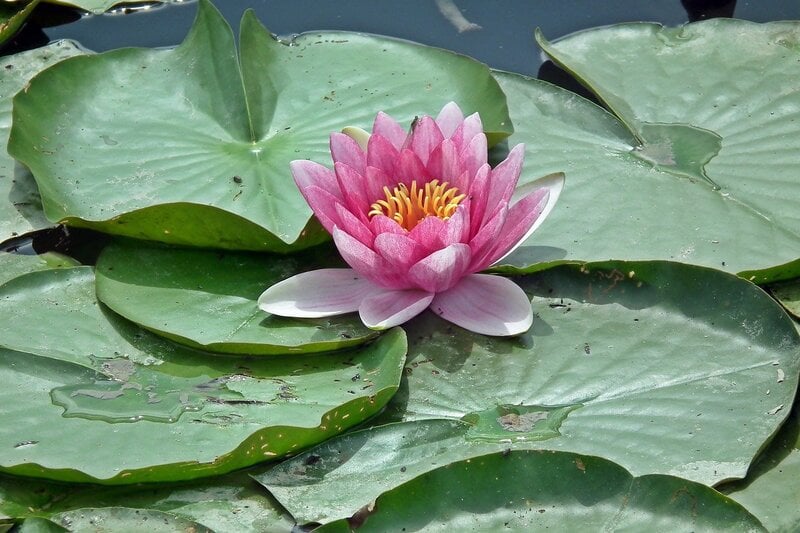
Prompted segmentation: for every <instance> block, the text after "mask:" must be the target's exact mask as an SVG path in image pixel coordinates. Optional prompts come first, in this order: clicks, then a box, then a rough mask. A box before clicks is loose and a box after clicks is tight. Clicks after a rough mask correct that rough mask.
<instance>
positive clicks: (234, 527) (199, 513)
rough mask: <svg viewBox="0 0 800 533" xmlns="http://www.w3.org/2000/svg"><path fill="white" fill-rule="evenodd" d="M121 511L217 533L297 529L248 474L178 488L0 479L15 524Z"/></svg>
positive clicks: (4, 505) (2, 505)
mask: <svg viewBox="0 0 800 533" xmlns="http://www.w3.org/2000/svg"><path fill="white" fill-rule="evenodd" d="M120 507H125V508H128V511H126V512H127V513H131V512H132V511H133V510H139V511H145V512H149V511H160V512H162V513H164V514H165V515H167V517H168V518H171V517H176V518H180V519H183V520H191V521H193V522H195V523H197V524H199V526H200V527H203V528H209V529H210V530H213V531H215V532H218V533H222V532H231V533H236V532H239V531H289V530H290V529H291V528H292V525H293V521H292V520H291V519H290V518H289V517H288V516H287V514H286V511H284V510H282V509H280V507H279V506H278V505H277V504H276V503H275V501H274V500H273V499H272V498H271V497H270V496H269V495H268V493H267V491H266V490H264V489H263V488H262V487H260V486H259V485H258V483H256V482H255V481H254V480H253V479H252V478H250V477H249V476H248V475H247V473H246V472H236V473H233V474H228V475H225V476H220V477H214V478H209V479H203V480H197V481H192V482H188V483H180V484H158V485H147V486H141V485H133V486H122V487H108V486H98V485H69V486H66V485H63V484H60V483H54V482H49V481H44V480H33V479H24V478H18V477H12V476H0V513H2V514H5V515H6V516H9V517H12V520H13V521H21V520H23V519H24V520H25V522H24V523H25V524H28V523H29V522H30V520H31V517H41V518H49V519H50V520H52V521H53V522H51V523H54V524H55V523H58V524H64V518H69V517H72V516H75V515H76V514H77V515H85V516H98V517H107V516H108V514H111V513H118V511H117V509H119V508H120ZM131 514H132V513H131ZM135 516H136V515H134V516H133V518H135ZM73 529H75V526H73ZM118 529H120V528H118ZM121 530H126V531H127V530H130V526H128V527H127V528H121Z"/></svg>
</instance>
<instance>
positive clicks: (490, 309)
mask: <svg viewBox="0 0 800 533" xmlns="http://www.w3.org/2000/svg"><path fill="white" fill-rule="evenodd" d="M431 310H432V311H433V312H434V313H436V314H437V315H439V316H441V317H442V318H444V319H445V320H448V321H450V322H452V323H454V324H456V325H459V326H461V327H462V328H464V329H468V330H470V331H474V332H475V333H480V334H482V335H497V336H507V335H519V334H521V333H525V332H526V331H528V329H530V327H531V324H532V323H533V311H532V310H531V302H530V299H529V298H528V296H527V295H526V294H525V291H523V290H522V289H521V288H520V287H519V285H517V284H516V283H514V282H513V281H511V280H510V279H508V278H503V277H500V276H493V275H488V274H472V275H470V276H466V277H464V278H462V279H461V282H460V283H459V284H458V285H456V286H455V287H453V288H452V289H450V290H449V291H445V292H440V293H438V294H437V295H436V297H435V298H434V299H433V302H432V303H431Z"/></svg>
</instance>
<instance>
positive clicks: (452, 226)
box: [442, 198, 470, 246]
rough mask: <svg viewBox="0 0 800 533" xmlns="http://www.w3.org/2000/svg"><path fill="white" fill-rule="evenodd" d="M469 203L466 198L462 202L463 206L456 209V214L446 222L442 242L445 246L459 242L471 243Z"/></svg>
mask: <svg viewBox="0 0 800 533" xmlns="http://www.w3.org/2000/svg"><path fill="white" fill-rule="evenodd" d="M469 203H470V202H469V198H465V199H464V200H463V201H462V202H461V205H459V206H458V207H457V208H456V212H455V213H453V216H451V217H450V218H449V219H447V220H445V223H444V235H443V236H442V241H443V242H444V245H445V246H449V245H451V244H453V243H457V242H463V243H467V242H469V239H470V234H469V230H470V227H469V210H470V209H469Z"/></svg>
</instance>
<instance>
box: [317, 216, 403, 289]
mask: <svg viewBox="0 0 800 533" xmlns="http://www.w3.org/2000/svg"><path fill="white" fill-rule="evenodd" d="M332 233H333V242H334V243H335V244H336V248H337V249H338V250H339V253H340V254H341V255H342V259H344V260H345V261H346V262H347V264H348V265H350V266H351V267H353V270H355V271H356V272H358V273H359V274H360V275H361V276H362V277H365V278H367V279H368V280H370V281H372V282H373V283H375V284H377V285H380V286H381V287H386V288H389V289H405V288H408V287H409V283H408V281H407V280H406V279H405V278H401V277H398V276H396V275H395V274H394V272H392V269H391V267H390V265H389V263H387V261H386V260H385V259H384V258H383V257H381V256H380V255H378V254H377V253H376V252H375V251H374V250H373V249H372V248H370V247H369V246H366V245H365V244H364V243H362V242H361V241H359V240H358V239H356V238H355V237H353V236H352V235H350V234H348V233H346V232H344V231H342V230H341V229H339V228H338V227H334V228H333V232H332Z"/></svg>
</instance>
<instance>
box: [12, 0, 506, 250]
mask: <svg viewBox="0 0 800 533" xmlns="http://www.w3.org/2000/svg"><path fill="white" fill-rule="evenodd" d="M240 65H241V67H240ZM443 95H446V96H443ZM451 99H452V100H456V101H458V102H459V104H460V105H461V106H462V108H463V109H464V111H465V112H473V111H480V112H481V116H482V117H483V120H484V124H485V125H486V127H487V130H488V131H489V132H490V134H491V137H492V138H493V140H494V141H497V140H499V139H500V138H502V137H504V136H507V135H508V134H509V133H510V132H511V123H510V120H509V119H508V115H507V108H506V104H505V97H504V95H503V93H502V91H501V90H500V88H499V86H498V85H497V83H496V82H495V81H494V79H493V78H492V76H491V74H490V72H489V70H488V68H487V67H486V66H485V65H482V64H480V63H478V62H476V61H473V60H471V59H468V58H466V57H464V56H459V55H456V54H453V53H451V52H446V51H443V50H440V49H436V48H430V47H425V46H420V45H415V44H411V43H409V42H405V41H397V40H393V39H387V38H382V37H376V36H368V35H362V34H355V33H338V32H336V33H324V32H322V33H313V34H306V35H302V36H299V37H297V38H296V39H295V40H293V41H292V42H291V43H285V42H279V41H277V40H275V39H274V38H273V37H272V36H271V35H270V34H269V33H268V32H267V30H266V29H265V28H264V27H263V26H261V24H260V23H259V22H258V21H257V20H256V19H255V15H253V13H252V11H248V12H246V13H245V15H244V18H243V19H242V24H241V36H240V56H239V57H237V53H236V49H235V46H234V39H233V35H232V32H231V29H230V27H229V26H228V24H227V23H226V22H225V21H224V20H223V19H222V18H221V16H220V14H219V13H218V12H217V10H216V9H215V8H214V7H212V6H211V4H210V3H208V2H207V1H205V0H201V2H200V3H199V10H198V15H197V19H196V21H195V24H194V26H193V28H192V30H191V32H190V33H189V35H188V37H187V38H186V40H185V41H184V42H183V44H182V45H180V46H179V47H178V48H176V49H174V50H145V49H122V50H116V51H112V52H108V53H104V54H97V55H93V56H86V57H82V58H76V59H74V60H71V61H68V62H66V63H64V64H62V65H59V67H58V68H55V69H51V70H49V71H47V72H45V73H43V74H42V75H40V76H37V77H36V78H35V79H34V80H33V81H32V82H31V85H30V88H29V89H28V90H27V91H26V92H25V93H23V94H20V95H19V96H18V97H17V98H16V99H15V103H14V126H13V129H12V133H11V140H10V143H9V151H10V153H12V154H13V155H14V157H16V158H17V159H19V160H20V161H23V162H24V163H25V164H26V165H28V166H29V167H30V168H31V169H32V171H33V174H34V176H35V177H36V180H37V182H38V183H39V187H40V189H41V191H42V199H43V203H44V209H45V213H46V214H47V216H48V218H50V219H51V220H54V221H63V222H65V223H68V224H72V225H78V226H88V227H92V228H95V229H99V230H102V231H106V232H110V233H116V234H120V235H127V236H132V237H139V238H146V239H150V240H159V241H164V242H171V243H178V244H189V245H197V246H205V247H216V248H229V249H248V250H273V251H287V250H290V249H297V248H302V247H306V246H310V245H311V244H314V243H317V242H320V240H322V239H324V238H325V237H326V235H327V234H326V233H325V232H324V231H323V230H322V229H321V227H319V225H318V224H317V223H310V222H309V220H310V215H311V211H310V209H309V208H308V206H307V205H306V203H305V201H304V200H303V199H302V197H301V196H300V193H299V192H298V190H297V188H296V187H295V185H294V182H293V180H292V178H291V175H290V172H289V167H288V164H289V161H290V160H293V159H306V158H307V159H313V160H316V161H319V162H322V163H325V164H330V154H329V150H328V135H329V133H330V132H332V131H338V130H340V129H342V128H343V127H345V126H348V125H355V126H360V127H364V128H368V127H370V125H371V121H372V119H373V118H374V116H375V113H376V112H377V111H380V110H384V111H386V112H388V113H390V114H392V115H393V116H395V117H396V118H398V119H399V120H401V121H406V122H408V123H410V122H411V120H412V119H413V118H414V116H415V115H419V114H424V113H428V114H432V113H436V112H438V110H439V109H440V108H441V107H442V105H443V104H444V103H446V101H447V100H451Z"/></svg>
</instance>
